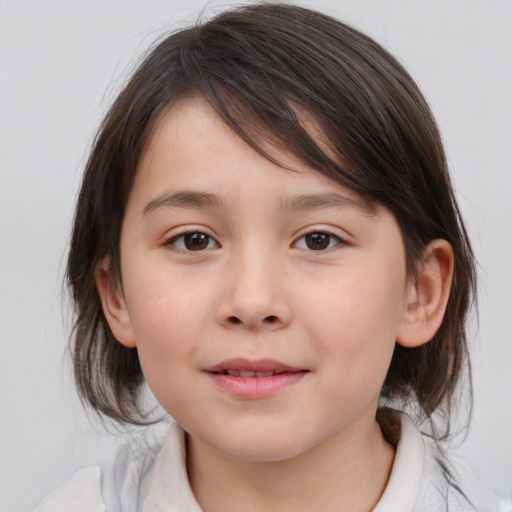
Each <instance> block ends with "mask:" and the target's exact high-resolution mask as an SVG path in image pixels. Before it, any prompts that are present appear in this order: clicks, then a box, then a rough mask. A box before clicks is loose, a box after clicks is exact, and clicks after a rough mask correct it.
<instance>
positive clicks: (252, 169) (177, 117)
mask: <svg viewBox="0 0 512 512" xmlns="http://www.w3.org/2000/svg"><path fill="white" fill-rule="evenodd" d="M270 149H271V150H272V151H273V154H274V155H275V156H276V157H277V158H278V160H279V161H281V162H282V163H284V164H286V165H288V166H290V167H291V168H293V169H294V170H293V171H290V170H286V169H283V168H281V167H279V166H277V165H275V164H273V163H272V162H270V161H269V160H267V159H265V158H264V157H262V156H261V155H260V154H258V153H257V152H255V151H254V150H253V149H251V148H249V147H248V146H247V145H246V144H245V143H244V142H243V141H242V140H241V139H239V138H238V137H237V136H235V135H234V134H233V133H232V132H231V131H230V130H229V129H228V128H227V127H226V126H225V125H224V124H223V123H222V122H221V121H220V120H219V118H218V117H217V116H216V114H215V113H213V111H212V110H211V109H210V107H209V106H207V104H206V103H205V102H203V101H202V100H200V99H196V100H189V101H188V102H183V103H180V104H178V105H177V106H175V107H173V108H172V109H171V110H170V111H169V112H168V113H167V114H166V116H165V117H164V118H163V119H162V120H161V122H160V123H159V125H158V127H157V129H156V131H155V134H154V137H153V138H152V139H151V141H150V144H149V146H148V148H147V150H146V152H145V154H144V155H143V158H142V160H141V162H140V165H139V168H138V173H137V176H136V179H135V183H134V186H133V190H132V192H131V195H130V198H129V201H128V205H127V209H126V214H125V219H124V223H123V227H122V233H121V271H122V292H118V293H116V292H115V291H113V292H112V296H113V298H111V300H110V308H111V310H112V312H113V313H112V318H111V322H110V323H111V326H112V328H113V331H114V334H115V335H116V337H117V338H118V339H119V340H120V341H121V342H122V343H124V344H125V345H128V346H135V345H136V346H137V349H138V354H139V357H140V362H141V365H142V368H143V371H144V375H145V377H146V379H147V381H148V383H149V386H150V388H151V389H152V391H153V393H154V395H155V396H156V398H157V399H158V401H159V402H160V404H161V405H162V406H163V407H164V408H165V409H166V411H167V412H168V413H169V414H170V415H171V416H172V417H174V418H175V419H176V421H177V422H178V423H179V424H181V425H182V426H183V427H184V428H185V430H187V431H188V432H189V433H190V434H191V440H192V441H191V442H194V443H196V444H197V445H203V446H204V445H208V446H209V447H212V448H214V449H215V450H216V451H217V452H220V453H221V454H225V455H227V456H229V457H232V458H238V459H245V460H284V459H288V458H291V457H293V456H296V455H299V454H301V453H303V452H305V451H307V450H310V449H313V448H315V447H318V446H320V445H324V446H325V443H330V442H335V440H336V439H341V438H343V437H346V438H349V437H350V436H354V435H355V436H357V435H359V434H358V433H359V432H361V433H363V432H365V431H366V430H365V429H367V428H370V426H374V425H375V411H376V408H377V403H378V399H379V393H380V390H381V386H382V383H383V381H384V378H385V375H386V371H387V369H388V366H389V363H390V359H391V356H392V353H393V348H394V345H395V339H396V335H397V331H398V329H399V327H400V324H401V322H402V318H403V315H404V308H406V300H405V298H406V288H407V283H408V280H407V276H406V266H405V255H404V246H403V242H402V237H401V233H400V229H399V227H398V225H397V222H396V221H395V219H394V217H393V216H392V214H391V213H390V212H389V211H387V210H386V209H385V208H382V207H379V206H376V207H374V208H373V209H371V208H369V207H368V205H367V204H365V202H364V201H362V200H361V199H360V198H359V197H357V196H356V195H355V194H354V193H352V192H351V191H349V190H347V189H345V188H344V187H342V186H340V185H339V184H336V183H334V182H333V181H331V180H330V179H329V178H327V177H325V176H324V175H322V174H320V173H319V172H316V171H314V170H313V169H310V168H308V167H306V166H305V165H304V164H302V163H301V162H299V161H297V159H295V158H293V157H291V156H290V155H288V154H286V153H283V152H282V151H279V150H277V149H275V148H274V149H272V148H270Z"/></svg>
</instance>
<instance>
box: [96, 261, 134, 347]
mask: <svg viewBox="0 0 512 512" xmlns="http://www.w3.org/2000/svg"><path fill="white" fill-rule="evenodd" d="M94 278H95V281H96V288H97V290H98V294H99V296H100V300H101V306H102V308H103V314H104V315H105V318H106V319H107V322H108V325H109V326H110V329H111V331H112V333H113V334H114V336H115V338H116V339H117V340H118V341H119V343H121V344H123V345H125V346H126V347H130V348H131V347H135V346H136V341H135V336H134V333H133V328H132V323H131V319H130V313H129V311H128V308H127V307H126V302H125V299H124V296H123V293H122V290H120V289H119V286H116V285H114V283H112V279H111V277H110V272H109V260H108V259H103V260H102V261H100V262H99V263H98V265H97V266H96V269H95V271H94Z"/></svg>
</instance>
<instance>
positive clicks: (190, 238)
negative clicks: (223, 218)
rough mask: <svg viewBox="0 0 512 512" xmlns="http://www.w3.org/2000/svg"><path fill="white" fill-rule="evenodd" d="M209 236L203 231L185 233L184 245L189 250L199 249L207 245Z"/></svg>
mask: <svg viewBox="0 0 512 512" xmlns="http://www.w3.org/2000/svg"><path fill="white" fill-rule="evenodd" d="M209 238H210V237H209V236H208V235H205V234H204V233H189V234H187V235H185V238H184V242H185V247H186V248H187V249H188V250H189V251H200V250H201V249H206V247H208V242H209Z"/></svg>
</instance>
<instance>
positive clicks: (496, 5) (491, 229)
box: [0, 0, 512, 512]
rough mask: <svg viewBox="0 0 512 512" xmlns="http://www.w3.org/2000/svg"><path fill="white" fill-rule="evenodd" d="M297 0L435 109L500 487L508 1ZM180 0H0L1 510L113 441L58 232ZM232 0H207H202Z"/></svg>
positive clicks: (32, 496) (189, 16)
mask: <svg viewBox="0 0 512 512" xmlns="http://www.w3.org/2000/svg"><path fill="white" fill-rule="evenodd" d="M242 3H243V2H242ZM298 3H301V4H304V5H309V6H310V7H316V8H319V9H320V10H323V11H325V12H328V13H331V14H334V15H335V16H337V17H339V18H342V19H345V20H347V21H349V22H352V23H353V24H355V25H357V26H358V27H360V28H361V29H363V30H364V31H366V32H368V33H369V34H370V35H372V36H374V37H375V38H376V39H377V40H378V41H380V42H381V43H383V44H384V45H385V46H387V47H388V48H389V49H391V51H392V52H394V53H395V54H396V55H397V56H398V57H399V58H400V59H401V60H402V62H404V63H405V65H406V67H407V68H408V69H409V70H410V72H411V73H412V74H413V76H414V77H415V78H416V79H417V80H418V82H419V83H420V85H421V87H422V89H423V90H424V92H425V93H426V95H427V97H428V99H429V101H430V103H431V105H432V107H433V110H434V112H435V114H436V116H437V118H438V121H439V123H440V125H441V129H442V132H443V135H444V138H445V140H446V148H447V152H448V157H449V161H450V165H451V167H452V170H453V175H454V180H455V186H456V189H457V193H458V197H459V200H460V205H461V208H462V211H463V214H464V216H465V218H466V221H467V225H468V227H469V230H470V234H471V236H472V239H473V242H474V247H475V250H476V253H477V256H478V259H479V261H480V264H481V267H482V269H483V270H482V272H481V274H480V277H481V295H480V306H481V318H480V328H479V332H478V333H477V334H476V335H475V336H473V345H474V350H473V351H474V370H475V387H476V395H475V399H476V401H475V410H474V421H473V424H472V429H471V431H470V435H469V437H468V439H467V441H466V443H465V444H464V445H463V446H462V448H461V451H462V452H463V453H465V454H466V456H467V457H468V458H469V459H470V460H471V461H472V462H473V464H474V465H475V467H476V468H477V469H478V470H479V472H480V474H481V476H482V477H483V478H484V479H485V480H487V481H488V482H490V483H491V484H492V485H494V486H495V487H496V488H498V489H499V490H501V491H502V492H506V493H511V492H512V463H511V459H512V457H511V456H512V435H511V432H512V400H511V396H512V374H511V371H510V366H511V364H512V327H511V317H512V315H511V308H512V290H511V285H512V270H511V269H512V265H511V262H510V258H511V254H512V235H511V227H510V222H511V220H512V200H511V199H512V149H511V145H512V101H511V94H512V93H511V91H512V56H511V52H512V2H511V1H510V0H485V1H484V0H429V1H420V0H375V1H371V0H338V1H336V0H331V1H328V0H323V1H318V2H314V1H310V2H302V1H301V2H298ZM183 4H184V2H181V1H177V0H166V1H157V0H150V1H147V0H145V1H143V0H137V1H135V0H118V1H114V0H111V1H105V0H101V1H94V0H89V1H71V0H62V1H58V0H40V1H35V0H0V88H1V89H0V179H1V182H0V244H1V262H0V263H1V265H0V311H1V323H0V341H1V344H0V350H1V353H0V414H1V427H0V428H1V430H0V464H1V471H0V490H1V492H0V496H1V498H0V499H1V500H2V503H1V504H0V510H1V511H2V512H7V511H9V512H11V511H12V512H18V511H26V510H29V509H30V508H31V507H33V506H34V505H35V504H36V503H37V501H38V500H39V498H40V497H41V496H42V495H43V494H44V493H46V492H48V491H49V490H50V489H51V488H52V487H54V486H55V485H56V484H58V483H59V482H61V481H62V480H64V479H65V478H66V477H68V476H69V475H70V474H71V472H72V471H73V470H74V469H76V468H77V467H80V466H83V465H86V464H90V463H97V462H102V461H105V460H106V459H108V457H109V455H110V454H111V453H112V450H113V449H114V448H115V445H116V442H117V441H116V439H115V436H108V435H106V434H105V433H104V431H102V430H101V428H100V427H96V430H95V428H93V427H92V426H91V425H90V424H89V423H88V422H87V420H86V419H85V415H84V413H83V412H82V411H81V407H80V404H79V402H78V399H77V398H76V396H75V392H74V389H73V386H72V382H71V379H70V377H69V374H70V372H69V364H67V363H66V358H65V356H64V351H65V346H66V338H67V335H68V331H69V311H68V310H67V309H66V307H64V308H63V307H62V298H61V291H62V290H61V283H62V273H63V268H64V264H65V263H64V262H65V254H66V244H67V240H68V236H69V227H70V223H71V218H72V211H73V203H74V199H75V195H76V191H77V187H78V184H79V180H80V175H81V169H82V167H83V163H84V159H85V156H84V155H85V154H86V150H87V147H88V146H89V144H90V141H91V138H92V136H93V133H94V130H95V128H96V126H97V124H98V123H99V121H100V119H101V117H102V114H103V113H104V112H105V110H106V108H107V106H108V105H109V103H110V101H111V99H112V98H113V96H114V93H115V91H116V90H117V89H118V87H119V85H120V84H122V83H123V80H124V79H125V77H126V74H127V72H128V70H129V69H131V66H132V64H133V63H134V61H135V57H136V56H137V55H139V54H140V53H141V52H142V51H143V50H144V49H145V48H147V46H148V45H149V44H150V43H151V42H152V40H153V39H154V38H155V37H156V36H158V35H159V34H160V33H161V32H162V31H163V30H164V29H168V28H169V27H171V28H177V27H179V26H181V25H182V24H183V22H186V21H189V22H190V21H193V20H195V19H196V16H197V14H198V13H199V12H200V11H201V10H202V8H203V7H204V1H203V0H187V2H186V6H187V7H182V5H183ZM231 4H232V2H210V3H209V4H208V6H207V8H206V12H207V13H210V12H212V11H216V10H219V9H220V8H221V7H223V6H227V5H231ZM105 91H107V92H106V93H105ZM64 306H65V304H64Z"/></svg>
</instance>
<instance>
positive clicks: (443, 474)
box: [374, 411, 512, 512]
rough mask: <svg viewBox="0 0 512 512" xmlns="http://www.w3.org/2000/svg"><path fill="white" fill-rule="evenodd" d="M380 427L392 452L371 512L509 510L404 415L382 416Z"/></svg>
mask: <svg viewBox="0 0 512 512" xmlns="http://www.w3.org/2000/svg"><path fill="white" fill-rule="evenodd" d="M398 419H399V421H397V420H398ZM393 422H394V425H393ZM390 425H391V426H392V427H393V428H392V429H391V432H389V426H390ZM381 427H383V425H382V424H381ZM385 427H386V428H387V429H388V432H387V434H388V435H387V436H386V438H387V439H388V440H389V441H390V442H391V443H392V444H395V445H396V454H395V461H394V463H393V468H392V471H391V475H390V477H389V481H388V485H387V487H386V490H385V491H384V494H383V495H382V497H381V501H380V502H379V504H378V505H377V507H376V508H375V509H374V512H396V511H397V510H407V511H410V512H441V511H442V512H512V505H511V504H510V503H509V502H505V501H499V500H498V498H497V497H496V496H495V495H494V494H493V493H492V492H490V490H489V489H487V488H486V487H485V486H484V485H483V484H482V483H481V482H480V481H479V480H478V479H477V478H476V477H475V475H474V473H473V472H472V471H471V470H470V469H469V468H468V466H467V465H466V464H464V463H463V461H462V460H460V459H458V458H457V457H454V456H451V455H450V456H448V455H447V452H445V450H444V449H443V450H441V449H439V447H438V445H437V444H436V443H435V442H434V441H432V440H431V439H430V438H428V437H426V436H423V435H422V434H420V432H419V431H418V429H417V428H416V426H415V425H414V423H413V422H412V420H411V419H410V418H409V417H408V416H407V415H405V414H397V413H396V411H392V415H390V413H388V417H387V419H386V425H385Z"/></svg>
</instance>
